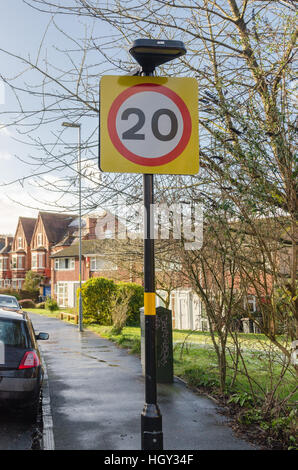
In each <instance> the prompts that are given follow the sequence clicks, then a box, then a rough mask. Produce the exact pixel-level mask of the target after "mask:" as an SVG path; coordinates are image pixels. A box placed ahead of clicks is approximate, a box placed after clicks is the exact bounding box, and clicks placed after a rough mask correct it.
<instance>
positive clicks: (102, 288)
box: [78, 277, 117, 325]
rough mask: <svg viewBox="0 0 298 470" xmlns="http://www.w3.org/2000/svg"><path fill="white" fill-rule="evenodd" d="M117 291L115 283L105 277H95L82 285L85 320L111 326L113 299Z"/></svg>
mask: <svg viewBox="0 0 298 470" xmlns="http://www.w3.org/2000/svg"><path fill="white" fill-rule="evenodd" d="M116 289H117V287H116V284H115V282H114V281H112V280H110V279H105V278H104V277H93V278H91V279H89V280H88V281H86V282H84V284H83V285H82V301H83V312H84V320H87V321H89V322H95V323H100V324H101V325H111V324H112V316H111V308H112V298H113V294H114V293H115V292H116ZM78 297H79V289H78Z"/></svg>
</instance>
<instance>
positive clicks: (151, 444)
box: [141, 404, 163, 450]
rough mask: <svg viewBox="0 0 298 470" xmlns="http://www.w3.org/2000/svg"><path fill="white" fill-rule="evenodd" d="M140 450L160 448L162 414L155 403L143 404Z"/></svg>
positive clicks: (161, 441)
mask: <svg viewBox="0 0 298 470" xmlns="http://www.w3.org/2000/svg"><path fill="white" fill-rule="evenodd" d="M141 435H142V450H162V449H163V433H162V416H161V414H160V411H159V408H158V406H157V405H155V404H145V406H144V409H143V412H142V415H141Z"/></svg>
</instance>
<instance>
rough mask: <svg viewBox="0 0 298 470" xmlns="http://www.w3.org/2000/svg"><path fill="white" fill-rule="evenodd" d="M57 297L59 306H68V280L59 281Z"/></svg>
mask: <svg viewBox="0 0 298 470" xmlns="http://www.w3.org/2000/svg"><path fill="white" fill-rule="evenodd" d="M56 289H57V293H56V298H57V303H58V305H59V307H68V300H69V299H68V282H57V284H56Z"/></svg>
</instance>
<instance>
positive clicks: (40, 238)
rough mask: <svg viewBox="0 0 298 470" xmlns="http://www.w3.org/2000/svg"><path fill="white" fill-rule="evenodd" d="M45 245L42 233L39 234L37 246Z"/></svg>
mask: <svg viewBox="0 0 298 470" xmlns="http://www.w3.org/2000/svg"><path fill="white" fill-rule="evenodd" d="M42 243H43V234H42V232H39V233H38V234H37V246H42Z"/></svg>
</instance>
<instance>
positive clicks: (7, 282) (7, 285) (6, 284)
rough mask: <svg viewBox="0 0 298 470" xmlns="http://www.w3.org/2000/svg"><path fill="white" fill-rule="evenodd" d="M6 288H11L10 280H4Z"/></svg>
mask: <svg viewBox="0 0 298 470" xmlns="http://www.w3.org/2000/svg"><path fill="white" fill-rule="evenodd" d="M4 287H10V279H4Z"/></svg>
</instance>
